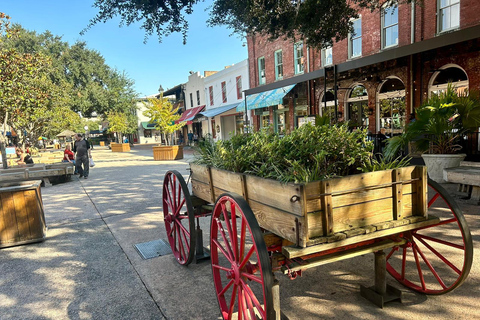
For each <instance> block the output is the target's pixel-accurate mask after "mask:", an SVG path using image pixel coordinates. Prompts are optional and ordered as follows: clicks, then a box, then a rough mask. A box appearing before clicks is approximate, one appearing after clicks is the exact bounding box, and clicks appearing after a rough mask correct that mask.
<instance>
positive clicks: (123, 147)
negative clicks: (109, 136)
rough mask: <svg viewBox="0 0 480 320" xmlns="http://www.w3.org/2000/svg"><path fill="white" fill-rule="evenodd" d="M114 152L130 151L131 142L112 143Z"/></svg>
mask: <svg viewBox="0 0 480 320" xmlns="http://www.w3.org/2000/svg"><path fill="white" fill-rule="evenodd" d="M110 147H111V148H112V152H130V143H110Z"/></svg>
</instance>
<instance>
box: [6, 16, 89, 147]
mask: <svg viewBox="0 0 480 320" xmlns="http://www.w3.org/2000/svg"><path fill="white" fill-rule="evenodd" d="M0 20H1V22H0V32H1V35H2V37H1V39H0V121H1V122H2V124H3V128H2V129H3V132H4V134H5V132H6V129H7V125H8V126H10V127H13V128H14V129H15V130H16V132H17V134H18V136H19V137H20V141H21V142H24V141H25V139H26V138H31V139H32V140H36V138H38V137H39V136H40V135H45V133H46V132H48V130H47V128H51V127H53V126H56V125H58V124H64V123H65V121H66V120H67V119H70V120H71V121H75V119H76V118H79V116H78V115H77V114H75V113H74V112H73V111H71V110H70V109H69V108H68V107H67V101H68V98H67V95H66V92H65V90H64V89H65V88H64V87H61V86H58V85H56V84H55V83H54V82H53V81H52V76H51V75H52V73H54V67H53V65H52V60H51V59H50V58H49V57H48V56H46V55H44V54H43V53H40V52H33V53H25V52H22V51H19V50H17V49H16V48H12V47H9V46H8V45H6V44H7V42H9V41H15V40H16V39H17V38H18V37H19V33H18V32H17V30H15V29H14V28H12V27H11V25H10V23H9V17H8V16H6V15H4V14H0ZM2 140H3V141H5V140H6V139H5V136H2Z"/></svg>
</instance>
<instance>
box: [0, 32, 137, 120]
mask: <svg viewBox="0 0 480 320" xmlns="http://www.w3.org/2000/svg"><path fill="white" fill-rule="evenodd" d="M14 27H15V28H16V29H17V34H18V37H13V38H12V37H10V38H5V37H4V41H3V42H4V44H3V46H4V47H5V48H10V49H15V50H16V51H18V52H21V53H25V54H27V53H28V54H37V53H41V54H43V55H44V56H47V57H49V58H50V59H51V61H52V66H53V70H52V72H51V73H50V75H49V77H50V78H51V80H52V81H53V83H55V84H56V85H57V86H60V87H62V88H64V90H65V91H66V92H68V96H69V97H70V101H69V105H70V108H71V109H72V110H73V111H75V112H80V113H81V114H82V116H85V117H89V116H91V115H92V114H94V113H96V114H97V115H98V116H100V117H104V116H105V114H106V113H107V112H110V111H121V112H126V111H128V110H129V109H130V108H131V107H132V106H133V105H134V101H135V97H136V95H137V94H136V92H135V90H134V89H133V85H134V82H133V81H132V80H131V79H129V78H128V76H127V75H126V74H125V73H123V72H119V71H118V70H116V69H113V68H111V67H109V66H108V65H107V64H106V63H105V59H104V58H103V56H102V55H101V54H100V53H99V52H98V51H95V50H92V49H89V48H88V47H87V44H86V43H85V42H80V41H78V42H76V43H75V44H73V45H69V44H68V43H67V42H64V41H62V38H61V37H59V36H55V35H53V34H51V33H50V32H49V31H45V32H44V33H41V34H37V33H36V32H35V31H29V30H25V29H23V28H22V27H21V26H20V25H15V26H14Z"/></svg>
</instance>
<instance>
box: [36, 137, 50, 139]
mask: <svg viewBox="0 0 480 320" xmlns="http://www.w3.org/2000/svg"><path fill="white" fill-rule="evenodd" d="M38 140H48V138H46V137H40V138H38Z"/></svg>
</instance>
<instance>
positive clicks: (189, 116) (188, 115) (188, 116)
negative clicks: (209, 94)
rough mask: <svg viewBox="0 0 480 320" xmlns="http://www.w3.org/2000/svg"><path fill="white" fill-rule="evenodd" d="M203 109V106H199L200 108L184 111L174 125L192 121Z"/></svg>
mask: <svg viewBox="0 0 480 320" xmlns="http://www.w3.org/2000/svg"><path fill="white" fill-rule="evenodd" d="M203 108H205V106H204V105H203V106H200V107H195V108H190V109H187V110H185V112H184V113H183V114H182V116H181V117H180V119H178V120H177V121H175V123H180V122H187V123H188V122H189V121H192V120H193V119H194V118H195V116H196V115H197V114H198V113H199V112H200V111H202V110H203Z"/></svg>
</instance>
